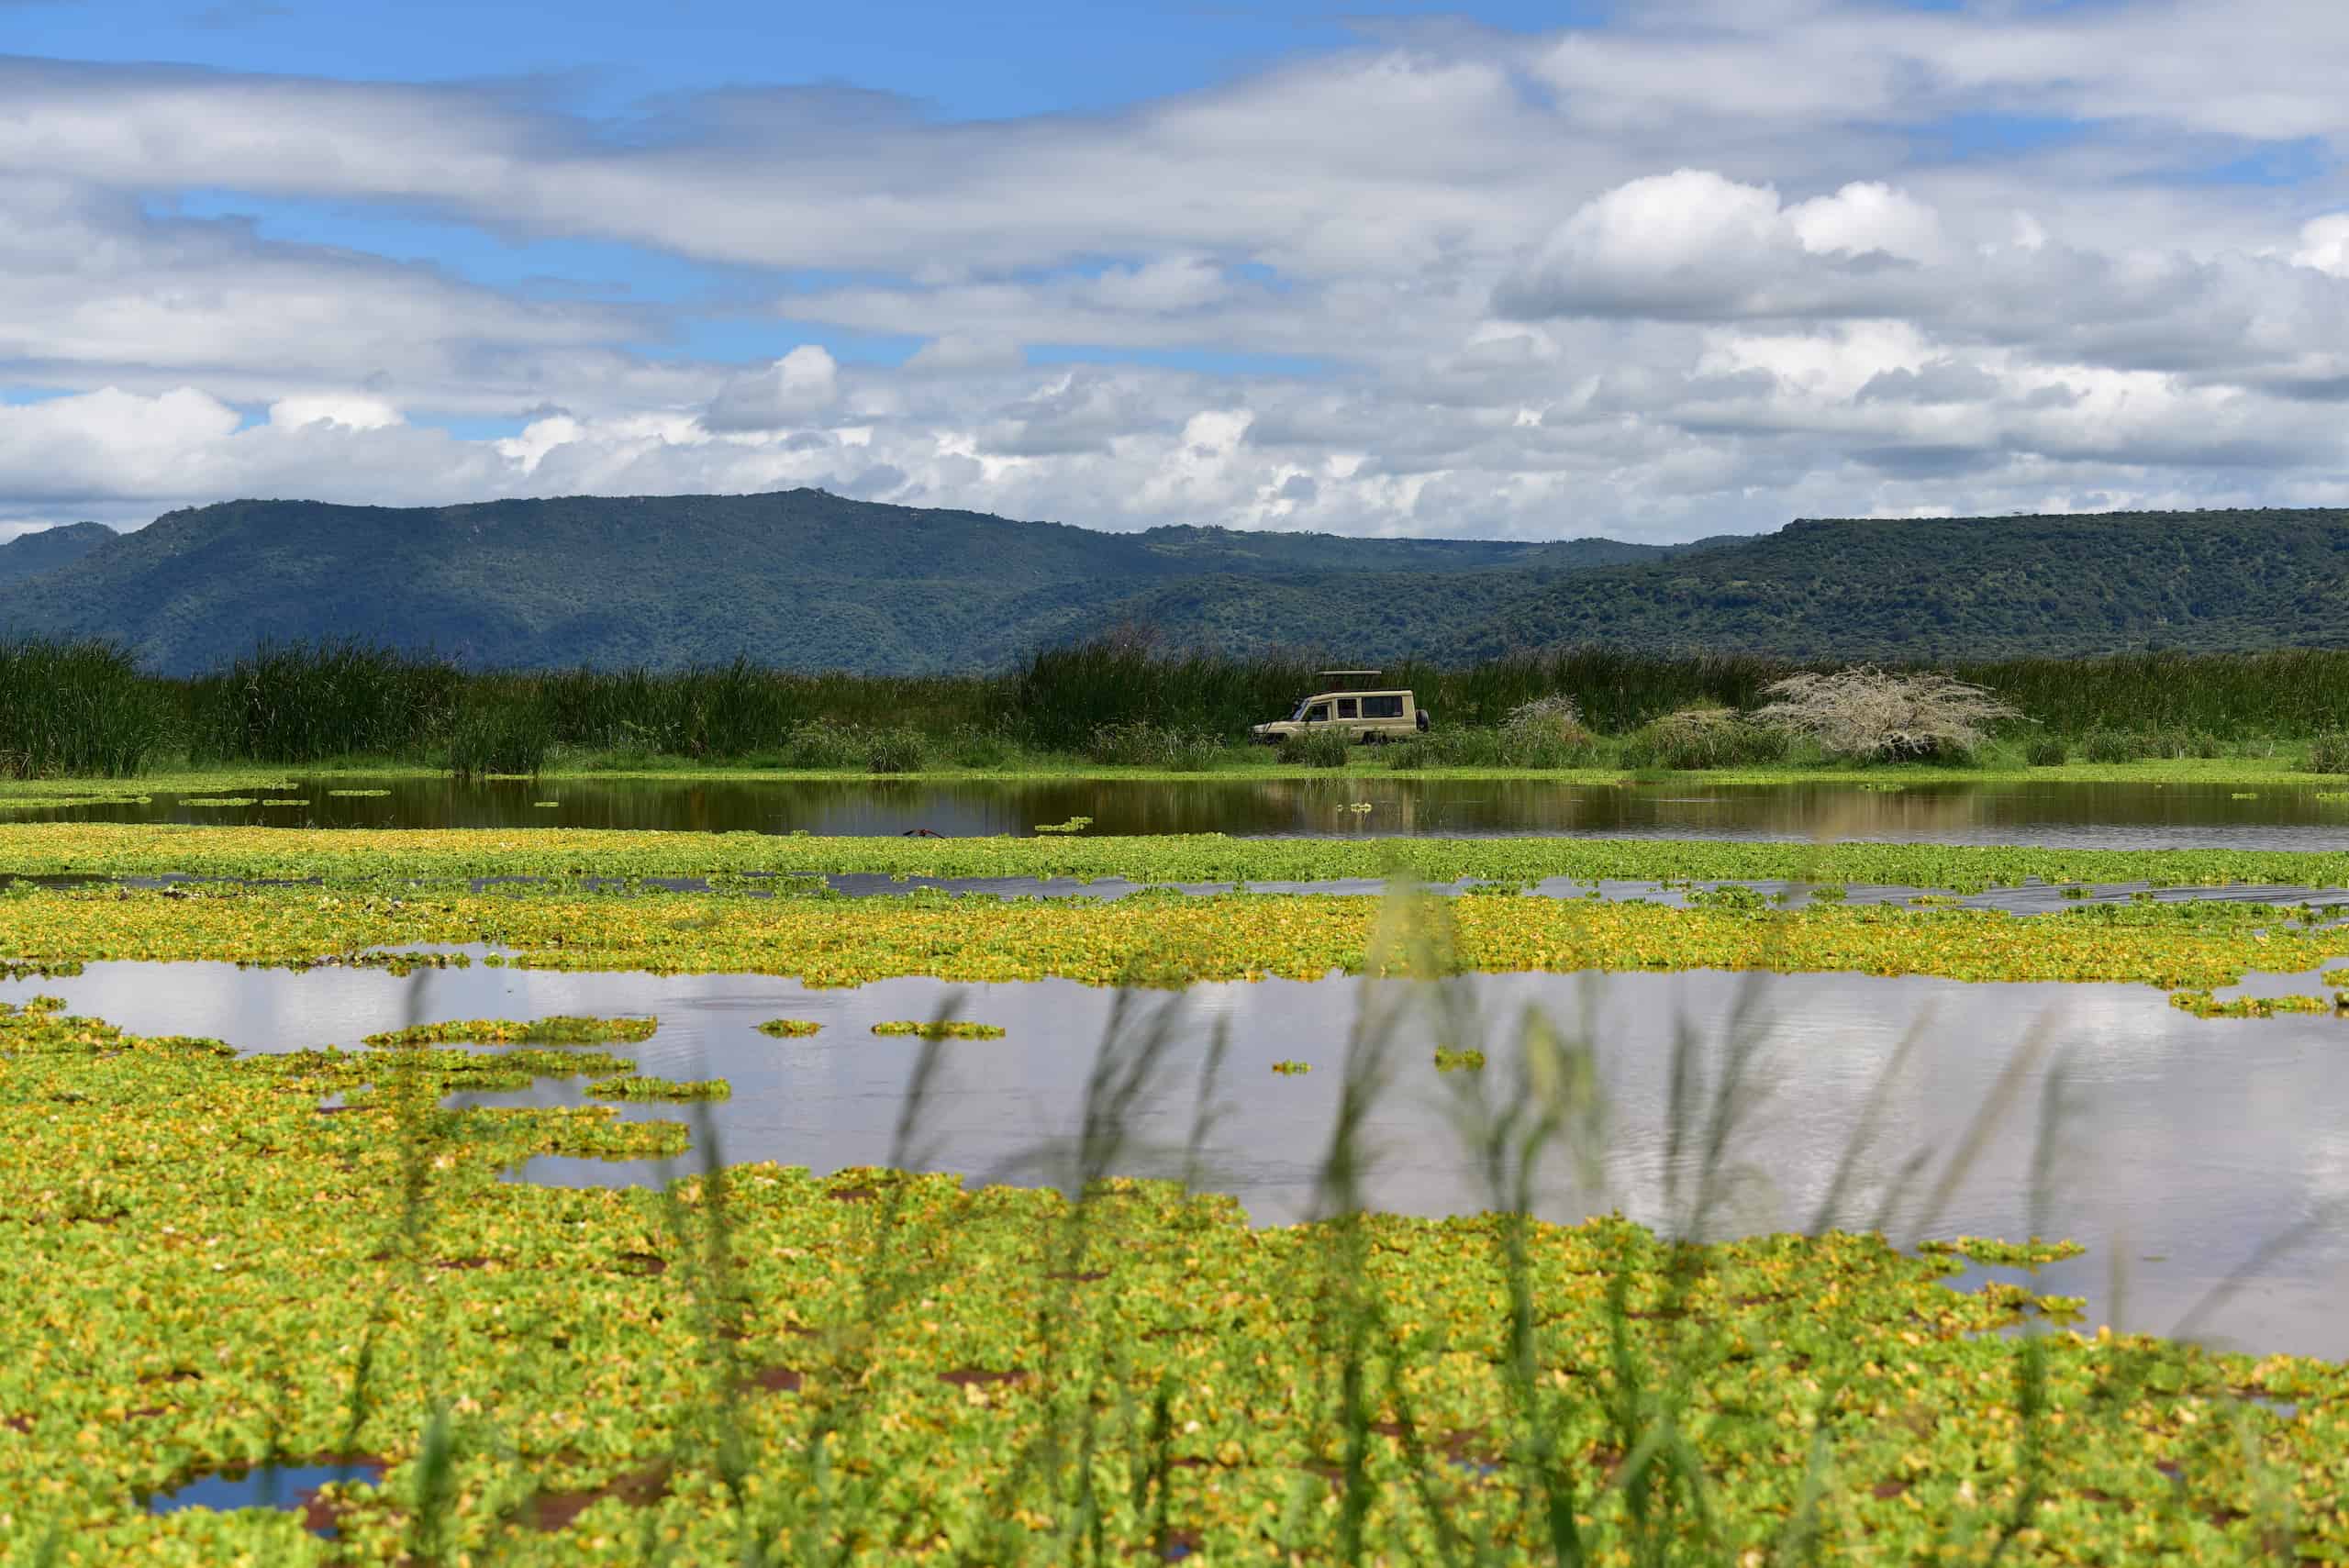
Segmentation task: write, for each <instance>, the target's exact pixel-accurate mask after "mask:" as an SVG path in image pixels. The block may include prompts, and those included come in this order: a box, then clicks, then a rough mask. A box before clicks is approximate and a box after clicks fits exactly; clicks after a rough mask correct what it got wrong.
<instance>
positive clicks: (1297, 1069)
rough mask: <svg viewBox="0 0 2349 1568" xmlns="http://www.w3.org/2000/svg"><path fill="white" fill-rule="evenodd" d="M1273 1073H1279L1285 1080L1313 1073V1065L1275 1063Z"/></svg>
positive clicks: (1306, 1063) (1308, 1063)
mask: <svg viewBox="0 0 2349 1568" xmlns="http://www.w3.org/2000/svg"><path fill="white" fill-rule="evenodd" d="M1273 1071H1274V1072H1275V1073H1279V1074H1280V1075H1281V1076H1282V1077H1284V1078H1295V1077H1298V1076H1301V1075H1302V1074H1304V1073H1310V1072H1312V1071H1313V1063H1311V1062H1274V1063H1273Z"/></svg>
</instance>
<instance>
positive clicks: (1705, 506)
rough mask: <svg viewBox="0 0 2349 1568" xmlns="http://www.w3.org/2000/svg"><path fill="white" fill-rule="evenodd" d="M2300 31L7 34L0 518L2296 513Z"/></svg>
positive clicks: (1961, 6) (1013, 10) (2304, 475)
mask: <svg viewBox="0 0 2349 1568" xmlns="http://www.w3.org/2000/svg"><path fill="white" fill-rule="evenodd" d="M2345 18H2349V10H2344V9H2343V8H2336V7H2330V6H2312V5H2307V4H2302V3H2300V0H2230V3H2220V0H2076V3H2037V0H1917V3H1903V0H1736V3H1732V0H1650V3H1648V4H1643V5H1641V6H1609V5H1602V4H1573V3H1564V4H1533V3H1513V4H1485V5H1464V6H1424V5H1402V4H1395V3H1392V0H1389V3H1386V4H1376V3H1372V4H1358V5H1351V6H1325V5H1306V4H1295V3H1276V4H1266V5H1249V6H1227V5H1215V4H1186V5H1175V4H1164V3H1144V4H1133V5H1121V6H1087V5H1074V4H1065V5H1063V4H1055V5H1036V4H1012V5H998V6H987V7H974V6H964V5H952V6H950V5H944V4H912V5H907V4H899V5H869V6H857V7H815V6H773V5H764V6H761V5H751V4H743V3H737V0H676V3H674V4H672V5H670V6H664V7H662V8H660V9H659V10H658V11H657V12H652V11H647V10H646V9H645V8H644V7H641V6H625V7H624V6H618V5H616V4H608V3H605V0H586V3H582V4H573V5H567V6H548V5H525V4H517V3H513V0H493V3H485V4H484V3H471V4H463V5H458V4H451V3H445V0H406V3H403V4H396V5H395V4H388V3H383V0H347V3H341V4H333V5H323V4H306V3H301V0H218V3H217V4H206V3H204V0H105V3H103V4H101V3H98V0H0V97H6V99H8V100H10V101H11V102H12V104H13V105H14V106H15V107H16V111H17V112H16V115H15V117H14V119H13V120H12V121H11V122H9V123H8V124H6V125H0V531H7V530H16V529H21V528H26V527H31V526H39V525H41V524H45V523H48V522H54V521H59V520H64V519H65V517H68V516H82V515H95V516H101V517H106V519H107V520H109V521H114V522H117V523H119V524H123V525H126V526H130V525H135V524H136V523H138V522H139V521H141V520H143V519H144V518H145V517H150V516H152V515H153V514H154V513H155V512H156V511H159V510H161V509H164V508H165V507H166V506H171V505H177V504H183V503H186V502H191V501H202V500H207V499H219V498H222V497H223V496H224V495H231V494H240V493H250V492H252V491H254V490H255V489H261V488H266V489H267V490H269V492H270V493H277V494H285V493H319V494H331V495H335V496H336V497H337V498H351V499H378V498H380V499H385V500H426V499H457V498H464V497H466V496H470V495H476V494H482V495H486V494H508V493H513V494H527V493H544V492H546V491H547V490H549V489H550V488H561V487H564V486H570V487H573V488H599V489H603V488H612V487H617V486H632V487H638V488H645V489H652V488H679V489H683V488H696V487H699V488H718V489H741V488H756V487H763V486H766V485H771V484H790V483H821V484H833V485H836V486H843V487H845V486H850V485H855V486H861V487H862V491H861V493H865V494H874V495H884V494H885V495H887V496H888V497H889V498H891V499H898V500H904V501H907V502H911V503H915V504H941V505H957V506H982V507H987V508H990V509H996V510H1005V511H1012V512H1018V513H1020V514H1021V515H1032V516H1053V517H1063V518H1064V519H1066V520H1072V521H1081V522H1085V523H1088V524H1090V525H1092V526H1097V527H1105V528H1129V527H1141V526H1147V525H1149V524H1151V523H1153V522H1160V521H1212V522H1220V523H1226V524H1230V525H1232V526H1241V527H1266V528H1328V529H1331V530H1334V531H1341V532H1383V533H1396V532H1413V533H1434V534H1447V533H1448V534H1477V533H1485V534H1492V533H1501V534H1508V535H1513V536H1523V537H1552V536H1554V535H1558V534H1573V533H1587V532H1592V531H1612V532H1615V533H1618V534H1620V535H1623V536H1626V537H1639V538H1653V539H1670V538H1687V537H1695V536H1697V535H1700V534H1705V533H1713V532H1720V531H1724V530H1728V529H1735V528H1761V527H1768V526H1774V525H1775V524H1776V523H1777V522H1782V521H1784V520H1785V519H1786V518H1787V517H1790V516H1795V515H1821V514H1825V513H1846V512H1848V513H1865V512H1876V513H1937V512H1939V513H1945V512H1950V511H1960V512H1963V511H1969V510H2013V509H2019V508H2021V509H2030V508H2039V507H2045V508H2050V509H2071V508H2076V507H2090V506H2110V505H2123V504H2139V505H2149V504H2176V503H2186V502H2208V503H2210V504H2238V503H2241V502H2244V501H2250V500H2273V501H2322V500H2328V499H2332V498H2334V497H2335V496H2336V495H2340V494H2341V490H2340V486H2341V484H2342V472H2341V471H2342V468H2343V451H2342V450H2341V445H2340V437H2339V436H2338V435H2337V434H2336V433H2335V431H2334V425H2333V422H2332V420H2331V418H2330V414H2331V408H2330V406H2328V400H2329V399H2330V397H2331V396H2332V393H2331V391H2330V390H2329V389H2331V388H2333V387H2337V386H2339V385H2341V384H2349V329H2344V328H2343V321H2344V320H2349V309H2344V302H2343V299H2342V297H2341V292H2342V290H2343V286H2344V284H2349V188H2344V185H2343V174H2342V159H2341V151H2342V148H2343V139H2344V132H2349V117H2344V115H2343V112H2342V110H2341V109H2340V108H2339V106H2338V103H2337V100H2338V98H2339V96H2340V95H2339V94H2338V93H2337V90H2336V88H2335V85H2334V84H2335V83H2337V82H2338V80H2340V76H2341V71H2342V68H2343V67H2344V66H2349V19H2345ZM10 233H14V234H15V235H16V236H17V237H18V239H17V243H18V244H19V245H20V246H21V250H18V251H13V252H12V251H11V250H9V249H8V245H9V240H8V239H7V238H6V236H7V235H8V234H10ZM1890 373H1898V374H1897V375H1893V378H1892V379H1891V380H1886V379H1882V378H1884V377H1886V376H1887V374H1890ZM1904 378H1905V379H1904ZM1887 385H1899V386H1902V387H1906V388H1909V389H1911V390H1910V391H1909V393H1907V394H1905V395H1903V396H1902V397H1899V398H1890V397H1887V396H1884V395H1880V394H1878V393H1871V394H1870V395H1868V396H1867V397H1865V398H1863V397H1861V396H1860V395H1859V389H1860V388H1862V387H1865V386H1875V387H1879V388H1880V387H1883V386H1887ZM1917 389H1940V390H1938V391H1932V392H1931V393H1930V395H1928V392H1926V391H1920V390H1917ZM2254 434H2255V435H2256V438H2257V440H2258V442H2259V443H2260V446H2259V450H2263V451H2273V452H2275V453H2277V454H2278V458H2277V462H2275V463H2273V464H2270V465H2269V466H2268V467H2267V468H2266V469H2264V470H2259V471H2254V472H2251V473H2246V472H2245V471H2244V469H2243V465H2242V464H2240V463H2228V464H2214V463H2211V462H2206V461H2204V459H2205V458H2206V457H2207V456H2208V454H2210V453H2212V452H2215V451H2219V450H2242V449H2243V443H2244V442H2245V441H2246V440H2248V439H2252V437H2253V436H2254ZM1920 451H1934V452H1939V453H1944V454H1949V453H1955V454H1958V456H1959V458H1960V459H1962V461H1954V462H1941V463H1938V464H1936V465H1932V466H1933V467H1935V468H1936V470H1937V472H1934V473H1927V472H1925V469H1924V467H1922V466H1920V465H1916V464H1913V463H1909V462H1907V461H1906V460H1905V459H1904V458H1902V456H1901V455H1900V454H1907V453H1915V452H1920ZM1953 475H1959V476H1962V477H1953ZM1298 478H1306V479H1310V480H1311V481H1313V483H1312V484H1305V485H1299V484H1294V483H1292V482H1293V481H1295V480H1297V479H1298Z"/></svg>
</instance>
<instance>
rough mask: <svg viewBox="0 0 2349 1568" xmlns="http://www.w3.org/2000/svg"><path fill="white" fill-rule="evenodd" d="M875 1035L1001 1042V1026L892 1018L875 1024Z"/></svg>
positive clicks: (1002, 1030) (961, 1020)
mask: <svg viewBox="0 0 2349 1568" xmlns="http://www.w3.org/2000/svg"><path fill="white" fill-rule="evenodd" d="M873 1032H874V1034H885V1035H913V1036H916V1037H918V1038H919V1039H922V1040H1001V1039H1002V1038H1003V1036H1004V1029H1003V1026H1002V1025H1001V1024H974V1023H969V1022H966V1021H964V1020H963V1019H961V1018H945V1019H939V1020H934V1021H932V1022H929V1023H925V1022H923V1021H922V1020H920V1019H918V1018H892V1019H890V1020H889V1021H888V1022H886V1023H880V1024H874V1026H873Z"/></svg>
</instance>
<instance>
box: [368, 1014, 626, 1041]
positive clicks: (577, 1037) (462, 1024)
mask: <svg viewBox="0 0 2349 1568" xmlns="http://www.w3.org/2000/svg"><path fill="white" fill-rule="evenodd" d="M660 1027H661V1020H660V1019H658V1018H579V1017H574V1016H572V1015H569V1014H557V1015H556V1016H554V1017H552V1018H536V1019H531V1020H528V1021H524V1020H520V1019H516V1018H459V1019H455V1020H453V1021H451V1022H449V1023H440V1024H414V1025H410V1026H409V1027H408V1028H406V1029H386V1030H384V1032H383V1033H381V1034H371V1035H369V1036H368V1037H367V1038H366V1040H364V1042H363V1043H365V1044H368V1045H372V1046H377V1047H384V1046H404V1045H439V1044H440V1043H442V1042H443V1041H446V1040H465V1041H469V1042H471V1043H473V1044H475V1045H501V1044H504V1043H506V1042H507V1041H528V1042H529V1043H532V1044H572V1045H605V1044H609V1043H611V1042H612V1041H615V1040H629V1041H636V1040H651V1038H652V1032H653V1030H655V1029H659V1028H660Z"/></svg>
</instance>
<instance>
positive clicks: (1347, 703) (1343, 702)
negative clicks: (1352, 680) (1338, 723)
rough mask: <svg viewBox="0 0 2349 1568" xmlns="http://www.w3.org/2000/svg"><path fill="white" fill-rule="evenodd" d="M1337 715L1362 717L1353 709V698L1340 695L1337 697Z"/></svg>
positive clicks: (1341, 716)
mask: <svg viewBox="0 0 2349 1568" xmlns="http://www.w3.org/2000/svg"><path fill="white" fill-rule="evenodd" d="M1338 717H1340V718H1360V717H1362V715H1361V714H1359V713H1357V712H1355V711H1354V699H1353V698H1352V697H1340V698H1339V699H1338Z"/></svg>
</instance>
